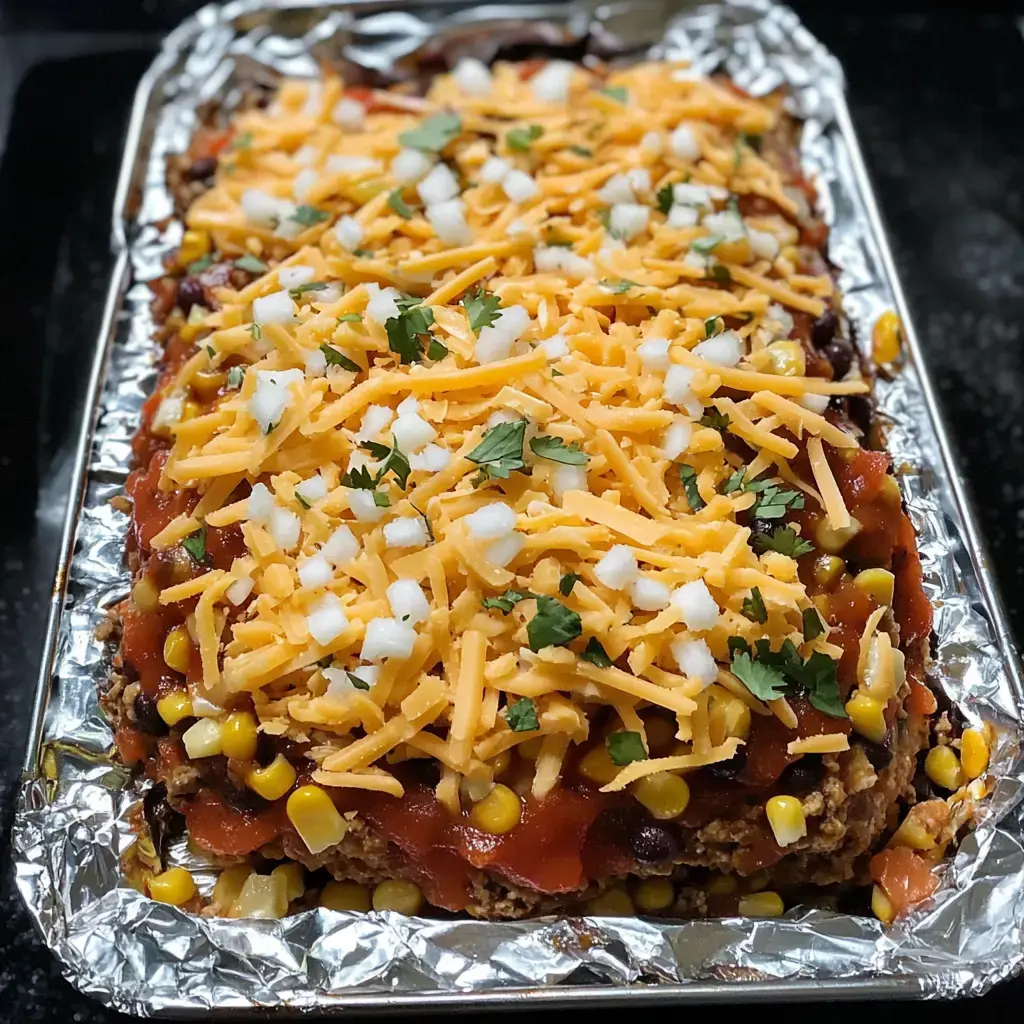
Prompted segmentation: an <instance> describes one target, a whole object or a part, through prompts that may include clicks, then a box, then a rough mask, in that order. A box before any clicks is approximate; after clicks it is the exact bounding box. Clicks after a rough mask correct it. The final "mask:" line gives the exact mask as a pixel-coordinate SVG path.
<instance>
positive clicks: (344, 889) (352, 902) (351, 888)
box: [320, 882, 371, 914]
mask: <svg viewBox="0 0 1024 1024" xmlns="http://www.w3.org/2000/svg"><path fill="white" fill-rule="evenodd" d="M320 906H321V907H326V908H327V909H328V910H354V911H356V912H358V913H361V914H365V913H366V912H367V911H368V910H369V909H370V906H371V904H370V894H369V893H368V892H367V891H366V889H364V888H363V886H361V885H358V884H357V883H355V882H328V883H327V884H326V885H325V886H324V887H323V891H322V892H321V893H320Z"/></svg>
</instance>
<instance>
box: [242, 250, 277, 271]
mask: <svg viewBox="0 0 1024 1024" xmlns="http://www.w3.org/2000/svg"><path fill="white" fill-rule="evenodd" d="M235 266H236V267H238V269H239V270H246V271H248V272H249V273H250V274H265V273H266V272H267V271H268V270H269V269H270V267H268V266H267V265H266V263H264V262H263V260H260V259H257V258H256V257H255V256H253V255H251V254H250V253H246V254H245V255H244V256H239V257H238V259H237V260H235Z"/></svg>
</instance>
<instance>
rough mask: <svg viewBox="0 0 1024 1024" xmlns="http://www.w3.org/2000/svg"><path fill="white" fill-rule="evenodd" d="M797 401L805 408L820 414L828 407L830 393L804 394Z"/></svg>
mask: <svg viewBox="0 0 1024 1024" xmlns="http://www.w3.org/2000/svg"><path fill="white" fill-rule="evenodd" d="M797 401H798V402H799V403H800V404H801V405H802V406H803V407H804V408H805V409H810V410H811V412H816V413H817V414H818V415H819V416H820V415H821V414H822V413H823V412H824V411H825V410H826V409H827V408H828V403H829V396H828V395H802V396H801V397H800V398H798V399H797Z"/></svg>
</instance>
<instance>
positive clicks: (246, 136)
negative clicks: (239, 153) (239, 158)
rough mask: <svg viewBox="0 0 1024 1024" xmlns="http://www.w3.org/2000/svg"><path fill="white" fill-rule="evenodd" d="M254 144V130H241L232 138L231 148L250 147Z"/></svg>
mask: <svg viewBox="0 0 1024 1024" xmlns="http://www.w3.org/2000/svg"><path fill="white" fill-rule="evenodd" d="M251 145H252V132H239V133H238V134H237V135H236V136H235V137H234V138H233V139H232V140H231V149H248V148H249V147H250V146H251Z"/></svg>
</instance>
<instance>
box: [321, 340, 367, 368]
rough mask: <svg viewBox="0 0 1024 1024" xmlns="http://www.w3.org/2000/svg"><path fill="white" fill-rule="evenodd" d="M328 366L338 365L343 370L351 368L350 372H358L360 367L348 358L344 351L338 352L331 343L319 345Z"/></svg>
mask: <svg viewBox="0 0 1024 1024" xmlns="http://www.w3.org/2000/svg"><path fill="white" fill-rule="evenodd" d="M320 351H321V352H323V354H324V358H325V359H326V360H327V365H328V366H340V367H341V368H342V369H343V370H351V372H352V373H359V372H360V370H361V369H362V367H361V366H360V365H359V364H358V363H357V362H355V361H354V360H352V359H349V357H348V356H347V355H345V353H344V352H339V351H338V349H336V348H335V347H334V346H333V345H327V344H324V345H321V346H320Z"/></svg>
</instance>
